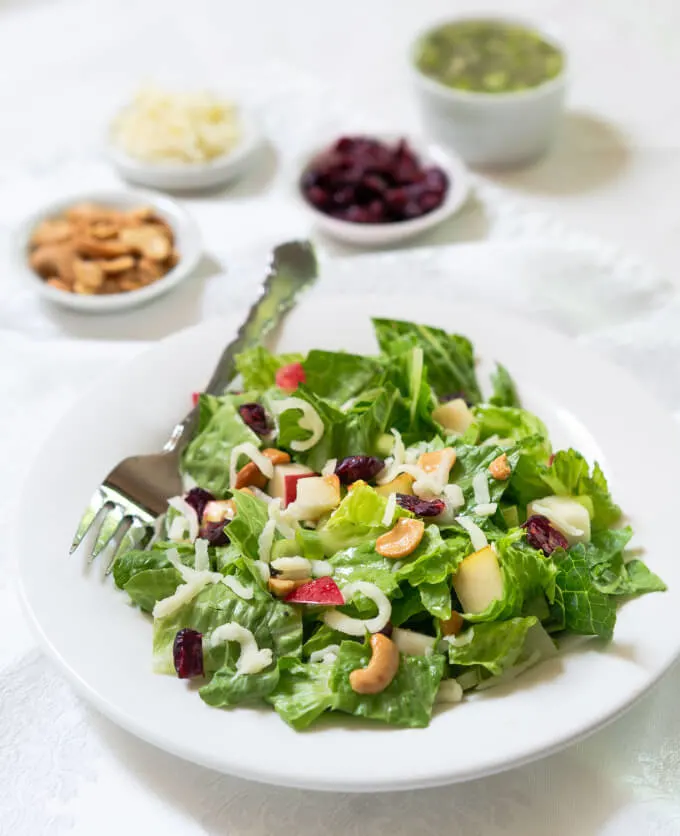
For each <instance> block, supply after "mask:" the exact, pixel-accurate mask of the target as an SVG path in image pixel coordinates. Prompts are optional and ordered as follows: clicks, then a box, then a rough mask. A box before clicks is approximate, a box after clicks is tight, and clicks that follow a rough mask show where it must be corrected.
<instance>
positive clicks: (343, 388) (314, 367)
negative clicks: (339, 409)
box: [303, 350, 382, 406]
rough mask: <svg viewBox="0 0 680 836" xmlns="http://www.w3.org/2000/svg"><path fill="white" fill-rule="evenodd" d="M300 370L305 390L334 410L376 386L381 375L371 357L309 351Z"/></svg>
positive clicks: (374, 359)
mask: <svg viewBox="0 0 680 836" xmlns="http://www.w3.org/2000/svg"><path fill="white" fill-rule="evenodd" d="M303 367H304V370H305V377H306V385H307V388H308V389H310V390H311V391H312V392H313V393H314V394H315V395H317V396H318V397H320V398H325V399H326V400H329V401H332V402H333V403H335V404H337V405H338V406H341V405H342V404H344V403H345V402H346V401H348V400H350V399H351V398H353V397H355V396H357V395H361V394H362V393H363V392H365V391H366V390H367V389H371V388H373V387H374V386H375V385H377V382H378V380H379V378H380V376H381V372H382V367H381V363H380V361H379V360H378V359H376V358H375V357H367V356H365V355H363V354H348V353H347V352H346V351H318V350H312V351H310V352H309V354H308V355H307V359H306V360H305V361H304V363H303Z"/></svg>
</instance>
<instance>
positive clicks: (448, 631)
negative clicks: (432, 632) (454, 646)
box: [439, 610, 465, 636]
mask: <svg viewBox="0 0 680 836" xmlns="http://www.w3.org/2000/svg"><path fill="white" fill-rule="evenodd" d="M464 624H465V622H464V621H463V616H462V615H461V614H460V613H459V612H456V611H455V610H454V611H453V612H452V613H451V618H447V619H446V620H445V621H440V622H439V626H440V627H441V629H442V636H457V635H458V633H460V631H461V630H462V629H463V625H464Z"/></svg>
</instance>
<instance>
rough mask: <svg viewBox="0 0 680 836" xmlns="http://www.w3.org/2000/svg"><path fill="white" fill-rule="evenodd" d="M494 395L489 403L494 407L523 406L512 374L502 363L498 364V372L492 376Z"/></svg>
mask: <svg viewBox="0 0 680 836" xmlns="http://www.w3.org/2000/svg"><path fill="white" fill-rule="evenodd" d="M491 385H492V386H493V395H491V397H490V398H489V403H490V404H493V405H494V406H522V404H521V403H520V400H519V396H518V394H517V389H516V388H515V384H514V381H513V379H512V377H511V376H510V372H508V370H507V369H506V368H505V366H502V365H501V364H500V363H496V371H495V372H494V373H493V374H492V375H491Z"/></svg>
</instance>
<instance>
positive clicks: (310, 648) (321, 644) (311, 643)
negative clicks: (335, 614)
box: [302, 622, 347, 659]
mask: <svg viewBox="0 0 680 836" xmlns="http://www.w3.org/2000/svg"><path fill="white" fill-rule="evenodd" d="M344 641H347V635H346V634H345V633H341V632H339V631H338V630H333V629H332V628H330V627H328V625H326V624H320V625H319V623H318V622H316V625H315V630H314V632H313V633H312V635H311V636H310V637H309V638H308V639H307V641H306V642H305V643H304V644H303V645H302V655H303V658H304V659H309V657H310V656H311V655H312V653H314V651H315V650H324V649H325V648H326V647H328V646H329V645H331V644H341V643H342V642H344Z"/></svg>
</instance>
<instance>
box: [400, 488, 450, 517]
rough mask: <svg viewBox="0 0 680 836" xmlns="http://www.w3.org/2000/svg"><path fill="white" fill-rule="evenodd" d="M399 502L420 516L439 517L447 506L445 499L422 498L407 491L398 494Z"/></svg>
mask: <svg viewBox="0 0 680 836" xmlns="http://www.w3.org/2000/svg"><path fill="white" fill-rule="evenodd" d="M397 504H398V505H401V507H402V508H406V510H407V511H412V512H413V513H414V514H416V515H417V516H419V517H438V516H439V514H441V513H442V512H443V511H444V509H445V508H446V503H445V502H444V500H443V499H421V498H420V497H419V496H411V495H410V494H407V493H398V494H397Z"/></svg>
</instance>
